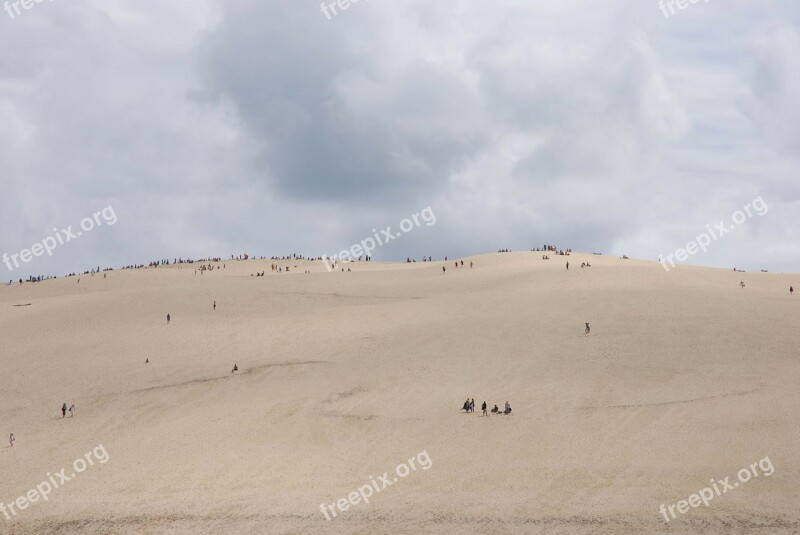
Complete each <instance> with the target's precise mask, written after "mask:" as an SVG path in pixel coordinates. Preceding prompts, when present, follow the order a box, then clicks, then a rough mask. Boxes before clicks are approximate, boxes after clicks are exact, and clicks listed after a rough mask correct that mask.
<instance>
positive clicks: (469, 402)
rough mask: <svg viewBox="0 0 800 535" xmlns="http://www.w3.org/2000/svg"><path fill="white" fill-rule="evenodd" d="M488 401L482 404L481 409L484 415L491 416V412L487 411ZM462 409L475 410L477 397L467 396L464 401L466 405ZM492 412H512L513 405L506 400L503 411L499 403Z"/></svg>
mask: <svg viewBox="0 0 800 535" xmlns="http://www.w3.org/2000/svg"><path fill="white" fill-rule="evenodd" d="M486 407H487V405H486V402H485V401H484V402H483V404H482V405H481V411H483V416H489V413H488V412H487V411H486ZM461 410H462V411H464V412H475V398H472V399H470V398H467V400H466V401H465V402H464V406H463V407H461ZM492 412H493V413H495V414H511V405H510V404H509V403H508V401H506V405H505V408H504V409H503V410H502V411H501V410H500V409H499V408H498V407H497V405H495V406H494V408H493V409H492Z"/></svg>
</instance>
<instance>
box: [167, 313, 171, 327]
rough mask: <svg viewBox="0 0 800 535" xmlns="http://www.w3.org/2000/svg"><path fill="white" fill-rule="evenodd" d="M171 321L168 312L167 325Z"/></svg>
mask: <svg viewBox="0 0 800 535" xmlns="http://www.w3.org/2000/svg"><path fill="white" fill-rule="evenodd" d="M169 321H170V317H169V314H167V325H169Z"/></svg>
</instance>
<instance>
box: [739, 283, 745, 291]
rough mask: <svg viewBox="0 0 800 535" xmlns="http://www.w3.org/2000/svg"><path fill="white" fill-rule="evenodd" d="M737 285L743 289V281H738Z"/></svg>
mask: <svg viewBox="0 0 800 535" xmlns="http://www.w3.org/2000/svg"><path fill="white" fill-rule="evenodd" d="M739 286H741V288H742V290H744V281H741V282H740V283H739Z"/></svg>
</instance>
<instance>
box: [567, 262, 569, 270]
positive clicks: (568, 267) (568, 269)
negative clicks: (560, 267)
mask: <svg viewBox="0 0 800 535" xmlns="http://www.w3.org/2000/svg"><path fill="white" fill-rule="evenodd" d="M567 271H569V260H567Z"/></svg>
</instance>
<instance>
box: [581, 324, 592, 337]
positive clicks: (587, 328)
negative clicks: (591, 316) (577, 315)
mask: <svg viewBox="0 0 800 535" xmlns="http://www.w3.org/2000/svg"><path fill="white" fill-rule="evenodd" d="M591 331H592V329H590V328H589V324H588V323H587V324H586V330H584V331H583V332H584V334H589V333H590V332H591Z"/></svg>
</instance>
